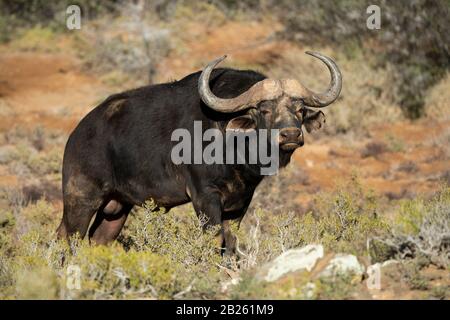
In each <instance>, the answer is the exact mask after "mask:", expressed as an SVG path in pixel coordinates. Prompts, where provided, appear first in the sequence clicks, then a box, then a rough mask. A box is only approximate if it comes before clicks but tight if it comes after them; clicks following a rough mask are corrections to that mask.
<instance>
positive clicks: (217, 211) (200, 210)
mask: <svg viewBox="0 0 450 320" xmlns="http://www.w3.org/2000/svg"><path fill="white" fill-rule="evenodd" d="M192 196H193V197H192V203H193V205H194V209H195V212H196V213H197V215H198V216H199V217H201V216H202V215H205V216H206V218H207V219H208V220H207V222H206V223H205V225H204V226H203V228H204V229H206V228H208V227H209V226H217V225H220V231H219V233H218V235H217V240H218V246H219V248H220V249H221V253H224V251H225V253H226V254H229V253H230V254H231V253H233V252H234V247H233V246H234V244H235V241H234V238H233V235H232V234H231V231H230V228H229V223H228V221H227V220H225V221H224V220H223V205H222V200H221V197H220V194H219V193H218V192H203V193H201V194H199V193H194V194H193V195H192Z"/></svg>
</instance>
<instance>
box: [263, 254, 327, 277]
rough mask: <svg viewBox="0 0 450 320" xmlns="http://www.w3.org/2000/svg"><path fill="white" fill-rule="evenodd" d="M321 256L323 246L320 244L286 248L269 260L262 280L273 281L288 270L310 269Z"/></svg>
mask: <svg viewBox="0 0 450 320" xmlns="http://www.w3.org/2000/svg"><path fill="white" fill-rule="evenodd" d="M322 257H323V246H321V245H307V246H305V247H303V248H300V249H291V250H288V251H286V252H284V253H282V254H281V255H280V256H278V257H277V258H275V259H274V260H273V261H272V262H269V264H268V265H267V269H268V270H267V273H266V275H265V276H264V280H266V281H269V282H270V281H275V280H277V279H279V278H281V277H282V276H283V275H285V274H287V273H289V272H294V271H299V270H302V269H304V270H307V271H311V270H312V268H314V266H315V265H316V262H317V260H319V259H321V258H322Z"/></svg>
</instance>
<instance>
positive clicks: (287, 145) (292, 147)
mask: <svg viewBox="0 0 450 320" xmlns="http://www.w3.org/2000/svg"><path fill="white" fill-rule="evenodd" d="M301 146H302V145H301V144H300V143H297V142H287V143H283V144H282V145H280V149H281V150H283V151H293V150H295V149H297V148H299V147H301Z"/></svg>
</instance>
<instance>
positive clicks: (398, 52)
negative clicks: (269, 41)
mask: <svg viewBox="0 0 450 320" xmlns="http://www.w3.org/2000/svg"><path fill="white" fill-rule="evenodd" d="M135 2H136V3H138V2H139V1H135ZM140 2H141V3H142V2H143V7H144V9H143V10H144V11H145V12H147V11H148V12H152V13H154V14H156V15H157V16H158V17H159V18H160V19H161V20H164V21H168V20H171V19H174V18H177V17H178V16H177V14H179V13H180V11H179V10H178V8H180V7H188V8H189V7H190V8H194V7H195V8H201V7H202V5H201V4H205V5H206V6H214V8H215V10H218V11H219V12H220V13H221V14H223V15H224V16H225V17H226V19H233V18H234V17H236V16H237V15H240V14H241V15H242V14H245V15H246V16H251V17H254V18H255V19H264V18H265V17H266V16H267V15H271V16H273V17H275V19H277V21H279V22H280V23H281V24H282V25H283V29H282V30H280V31H279V32H278V33H277V34H276V35H275V36H276V37H281V38H286V39H289V40H293V41H298V42H300V43H302V42H303V43H308V45H313V44H322V45H326V46H334V47H339V48H341V49H342V50H343V51H344V52H345V53H346V54H347V55H349V56H350V57H351V56H354V55H363V56H365V57H371V58H370V59H369V61H370V62H371V63H374V67H376V68H386V67H387V65H389V66H391V67H392V69H391V70H390V76H391V77H392V79H393V80H392V84H393V86H394V88H393V89H394V91H393V93H392V97H391V98H392V100H393V101H394V102H395V103H398V105H399V106H400V107H401V109H402V111H403V112H404V114H405V115H406V116H407V117H409V118H412V119H414V118H418V117H420V116H422V115H423V114H424V104H425V101H424V100H425V95H426V92H427V90H428V89H429V88H430V87H432V86H433V85H434V84H436V83H437V82H438V81H439V80H440V79H442V78H443V77H444V76H445V74H446V72H447V71H448V70H449V68H450V48H449V46H450V34H449V32H447V30H449V29H450V12H449V8H450V1H448V0H433V1H432V0H415V1H408V0H401V1H387V0H382V1H379V2H378V6H380V7H381V8H382V9H381V19H382V25H381V29H379V30H376V31H374V30H369V29H368V28H367V27H366V19H367V17H368V15H367V14H366V8H367V7H368V6H369V5H370V4H371V2H370V1H357V0H339V1H332V2H325V1H324V2H321V1H314V0H304V1H292V0H281V1H275V0H250V1H234V0H223V1H219V0H210V1H193V0H153V1H152V0H148V1H140ZM127 3H130V1H122V0H113V1H103V2H98V1H94V0H84V1H75V2H74V1H68V0H67V1H65V0H62V1H45V0H21V1H20V0H19V1H8V0H1V1H0V12H1V16H0V37H1V38H0V40H1V41H8V40H11V39H13V38H14V37H16V36H17V32H18V31H19V30H20V29H21V28H24V27H33V26H41V27H50V28H51V29H52V30H55V31H59V32H65V31H67V30H66V27H65V23H64V22H65V20H64V18H65V15H64V12H65V8H67V6H68V5H70V4H78V5H79V6H80V7H81V8H82V15H83V19H95V18H97V17H98V16H101V15H105V14H110V15H113V16H114V15H116V16H117V15H119V14H120V13H121V12H122V10H123V7H124V5H125V4H127ZM193 14H195V13H193ZM199 16H201V14H199Z"/></svg>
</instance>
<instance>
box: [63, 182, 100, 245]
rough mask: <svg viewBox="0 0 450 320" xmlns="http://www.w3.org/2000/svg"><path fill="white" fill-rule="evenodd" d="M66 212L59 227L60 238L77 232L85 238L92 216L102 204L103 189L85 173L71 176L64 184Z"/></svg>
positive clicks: (68, 236)
mask: <svg viewBox="0 0 450 320" xmlns="http://www.w3.org/2000/svg"><path fill="white" fill-rule="evenodd" d="M63 202H64V212H63V217H62V221H61V224H60V225H59V227H58V230H57V234H58V238H67V239H69V238H70V237H71V236H73V235H75V234H76V233H78V234H79V236H80V237H81V238H82V239H83V238H84V236H85V235H86V232H87V230H88V228H89V224H90V222H91V220H92V217H93V216H94V214H95V213H96V212H97V210H98V209H99V208H100V206H101V205H102V202H103V199H102V192H101V189H100V188H99V187H98V186H97V185H96V184H94V183H93V182H92V181H91V180H90V179H88V178H87V177H85V176H83V175H74V176H72V177H70V178H69V179H68V180H67V181H65V182H64V185H63Z"/></svg>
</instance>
